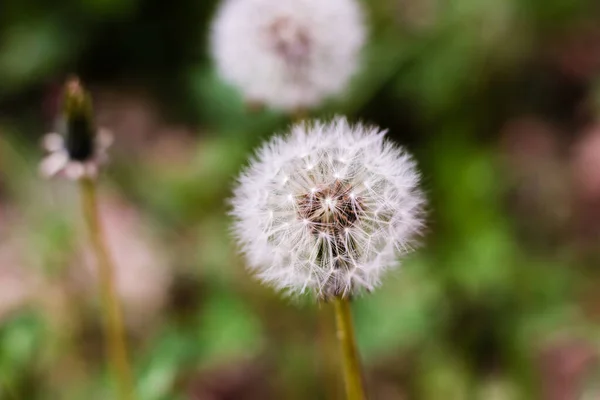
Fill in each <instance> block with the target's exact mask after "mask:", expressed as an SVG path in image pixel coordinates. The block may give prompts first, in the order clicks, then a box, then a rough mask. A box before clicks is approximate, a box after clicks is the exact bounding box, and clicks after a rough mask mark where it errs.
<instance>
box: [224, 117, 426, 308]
mask: <svg viewBox="0 0 600 400" xmlns="http://www.w3.org/2000/svg"><path fill="white" fill-rule="evenodd" d="M384 135H385V132H382V131H380V130H379V129H378V128H376V127H370V126H365V125H360V124H358V125H354V126H352V125H350V124H349V123H348V122H347V121H346V120H345V119H343V118H337V119H335V120H334V121H332V122H329V123H323V122H318V121H317V122H314V123H301V124H298V125H295V126H293V127H292V128H291V132H290V133H289V134H288V135H286V136H277V137H275V138H274V139H272V140H271V141H270V142H268V143H266V144H265V145H264V146H263V147H262V148H261V149H260V150H259V151H258V153H257V156H256V158H255V159H254V160H253V161H252V162H251V164H250V166H249V167H248V168H247V169H246V170H245V171H244V172H243V173H242V175H241V177H240V178H239V183H238V186H237V187H236V189H235V192H234V198H233V201H232V202H233V211H232V214H233V216H234V218H235V234H236V236H237V239H238V241H239V242H240V244H241V249H242V251H243V253H244V255H245V256H246V258H247V262H248V265H249V268H250V269H251V270H252V271H253V272H255V273H256V275H257V276H258V278H259V279H260V280H262V281H263V282H264V283H267V284H269V285H271V286H273V287H275V288H277V289H280V290H284V291H287V292H290V293H293V294H300V293H303V292H306V291H313V292H315V293H316V294H317V296H318V297H319V298H323V299H327V298H330V297H332V296H337V295H343V296H349V295H352V294H355V293H357V292H360V291H363V290H367V291H370V290H372V289H373V288H375V287H376V286H378V285H379V283H380V280H381V277H382V274H383V272H384V271H385V270H387V269H388V268H389V267H392V266H394V265H396V264H397V259H398V257H399V256H401V255H403V254H405V253H407V252H409V251H410V250H411V249H412V247H413V245H414V244H415V238H416V236H417V235H418V234H419V233H420V231H421V228H422V227H423V206H424V204H425V199H424V196H423V194H422V192H421V190H420V189H419V180H420V178H419V173H418V172H417V170H416V165H415V162H414V161H413V159H412V157H411V156H410V155H409V154H408V153H406V152H405V151H404V150H403V149H402V148H399V147H397V146H395V145H394V144H392V143H390V142H389V141H387V140H385V138H384Z"/></svg>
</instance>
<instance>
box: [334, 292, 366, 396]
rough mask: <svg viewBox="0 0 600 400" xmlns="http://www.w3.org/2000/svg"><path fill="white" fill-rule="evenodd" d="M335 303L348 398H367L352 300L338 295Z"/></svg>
mask: <svg viewBox="0 0 600 400" xmlns="http://www.w3.org/2000/svg"><path fill="white" fill-rule="evenodd" d="M333 304H334V307H335V320H336V325H337V338H338V341H339V343H340V349H341V353H342V363H343V369H344V383H345V385H346V398H347V399H348V400H365V399H366V398H367V397H366V395H365V389H364V386H363V379H362V372H361V368H360V357H359V355H358V349H357V346H356V338H355V335H354V325H353V324H352V313H351V310H350V300H349V299H348V298H346V297H342V296H337V297H335V298H334V300H333Z"/></svg>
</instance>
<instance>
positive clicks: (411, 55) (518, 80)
mask: <svg viewBox="0 0 600 400" xmlns="http://www.w3.org/2000/svg"><path fill="white" fill-rule="evenodd" d="M215 6H216V1H197V0H196V1H191V0H185V1H179V2H172V3H165V2H162V1H159V0H126V1H122V0H121V1H116V0H90V1H84V2H80V1H74V0H67V1H61V2H47V3H44V2H40V1H32V0H28V1H16V0H5V1H2V2H0V288H1V289H0V291H4V290H5V289H6V290H8V288H9V286H10V289H11V290H12V289H15V290H22V292H23V293H24V294H23V295H22V298H19V299H20V301H19V302H18V306H14V307H13V306H11V307H10V309H7V310H5V309H4V306H3V302H7V304H9V303H8V302H9V301H12V300H10V299H8V300H7V299H4V297H3V296H2V295H1V294H0V398H1V399H4V398H6V399H44V400H45V399H81V398H89V399H108V398H112V397H111V394H110V393H111V390H112V389H111V387H110V385H109V384H108V382H109V376H108V374H107V371H106V366H105V365H104V364H103V357H102V349H101V339H100V332H99V330H98V322H97V311H98V310H97V308H96V303H95V300H94V291H93V290H91V291H90V290H89V287H88V286H85V284H84V283H82V282H85V281H86V279H89V277H86V275H85V274H84V275H81V272H80V271H82V270H84V269H85V268H84V266H83V265H84V264H85V263H84V261H83V257H82V252H83V251H82V250H81V249H82V247H84V240H82V233H81V229H80V226H79V225H80V223H81V221H79V218H80V217H79V215H78V212H77V196H76V192H75V190H74V189H73V188H72V187H71V186H70V185H69V184H68V183H65V182H42V181H41V180H40V179H39V178H38V177H37V173H36V169H37V163H38V161H39V159H40V158H41V156H42V155H41V152H40V150H38V141H39V138H40V137H41V135H42V133H43V132H44V130H45V129H48V128H49V127H51V126H52V123H53V117H54V115H55V111H56V98H57V94H58V90H59V88H60V85H61V84H62V82H63V81H64V78H65V77H66V76H68V75H69V74H72V73H76V74H78V75H80V76H81V77H82V78H83V80H84V81H86V82H88V83H89V85H90V87H92V88H94V89H95V91H96V92H97V94H98V97H99V98H101V97H102V95H103V94H106V93H111V94H113V95H114V94H115V93H116V96H118V97H119V98H124V99H133V100H132V101H133V102H134V103H135V102H136V101H137V100H139V99H140V97H141V98H143V99H144V102H141V101H140V103H141V104H146V102H145V101H146V100H148V101H149V102H150V103H151V104H154V105H156V108H155V109H152V110H153V111H152V113H153V114H155V115H153V116H152V118H148V117H144V116H139V115H138V114H135V115H134V117H131V118H130V119H128V118H129V117H128V116H129V115H132V114H133V113H135V109H134V110H128V109H127V108H125V107H123V109H122V110H118V112H116V116H114V115H113V114H114V113H115V112H114V110H112V111H111V109H110V105H109V106H108V107H107V106H106V104H104V103H102V101H98V102H97V104H98V113H99V119H100V120H102V116H103V115H105V114H106V115H108V117H107V118H106V120H107V121H108V123H107V125H108V127H109V128H111V129H113V131H114V132H115V134H116V135H117V143H116V145H115V146H114V149H113V150H114V152H113V154H114V157H113V163H112V164H111V167H110V169H109V171H108V173H107V176H106V177H105V179H104V180H103V185H104V186H103V189H104V191H105V192H106V198H107V199H108V200H106V202H107V203H110V199H117V203H118V204H126V205H127V207H130V208H132V209H133V210H134V214H135V215H136V218H137V219H139V220H140V221H142V222H143V224H144V226H145V227H146V230H148V231H150V232H149V233H150V235H151V236H153V237H155V238H157V239H158V241H159V242H160V243H161V248H160V249H156V248H155V246H152V245H148V248H144V249H142V250H141V251H142V252H144V251H148V252H150V251H160V252H161V257H163V258H164V260H165V261H164V262H162V263H160V265H159V267H160V268H163V269H167V272H168V276H169V277H170V279H169V280H168V281H166V282H162V281H158V282H157V283H156V285H157V287H159V288H162V287H163V286H164V288H163V289H164V290H165V291H166V292H167V294H166V296H165V300H164V304H162V306H161V308H160V310H159V311H157V312H156V314H157V315H155V316H154V318H153V319H151V320H149V321H146V322H145V325H144V326H143V327H141V328H140V327H131V328H130V335H131V338H130V339H131V340H130V342H131V344H132V346H133V353H134V364H135V368H136V376H137V386H138V390H139V395H140V399H143V400H155V399H156V400H162V399H165V400H166V399H188V398H189V399H232V398H235V399H259V398H260V399H264V398H272V399H280V398H285V399H292V400H293V399H309V398H310V399H321V398H322V399H325V398H341V397H340V396H341V393H342V391H341V387H340V384H339V377H338V374H337V372H336V366H337V364H336V361H332V360H335V358H336V354H337V353H336V348H335V341H334V332H333V327H332V325H331V324H332V321H331V318H329V317H330V315H329V313H330V310H329V306H328V305H322V306H320V307H316V306H314V305H313V304H312V301H311V300H303V299H281V298H280V297H279V296H278V295H277V294H275V293H272V292H271V291H269V290H267V289H264V288H262V287H261V286H260V285H259V284H258V283H256V282H255V281H253V280H251V279H250V278H249V276H248V274H247V272H245V270H244V268H243V265H242V260H241V259H240V258H239V257H238V256H236V252H235V248H234V246H233V244H232V243H231V238H230V234H229V217H228V216H227V209H228V205H227V198H228V197H229V196H230V188H231V185H232V181H233V179H234V178H235V176H236V174H237V173H238V171H239V170H240V169H241V168H242V166H243V165H244V164H245V163H246V160H247V159H248V157H250V156H251V155H252V149H253V148H255V147H256V146H257V145H258V144H259V143H260V142H261V141H262V140H264V139H265V138H267V137H269V136H270V135H272V134H273V133H274V132H280V131H282V130H283V129H285V127H286V126H287V124H288V123H289V121H290V118H289V117H288V116H285V115H281V114H280V113H278V112H275V111H271V110H256V111H251V110H248V109H247V107H246V105H245V104H244V103H243V101H242V100H241V98H240V96H239V94H238V93H237V91H236V90H235V89H233V88H231V87H229V86H228V85H226V84H225V83H223V82H222V81H221V80H220V79H219V77H218V74H217V73H216V71H215V70H214V69H213V66H212V63H211V61H210V57H209V55H208V51H207V35H208V32H209V23H210V18H211V16H212V14H213V12H214V9H215ZM364 6H365V9H366V10H367V11H368V12H369V22H370V26H371V37H370V40H369V44H368V45H367V48H366V49H365V51H364V62H363V66H362V69H361V72H360V73H359V74H358V75H357V76H356V77H355V79H354V80H353V82H352V85H351V87H350V88H349V90H348V93H347V94H346V95H345V96H342V97H340V98H336V99H332V100H331V101H330V102H328V104H326V105H325V106H324V107H323V108H322V109H320V110H315V111H314V112H313V115H314V116H320V117H328V116H330V115H332V114H334V113H342V114H347V115H349V116H350V117H351V118H353V119H363V120H366V121H369V122H374V123H377V124H379V125H380V126H383V127H387V128H389V130H390V136H391V137H392V138H393V139H394V140H397V141H398V142H399V143H402V144H404V145H406V146H407V147H408V148H409V149H410V150H411V151H412V152H414V153H415V154H416V158H417V159H418V161H419V164H420V167H421V169H422V171H423V178H424V186H425V190H426V191H427V193H428V197H429V198H430V211H431V212H430V218H429V227H428V232H427V235H426V236H425V238H424V239H423V242H424V243H423V244H424V246H423V248H422V249H421V250H419V251H418V252H417V253H416V254H415V255H414V256H412V257H410V258H409V259H408V260H406V261H405V262H404V265H403V268H402V269H401V270H400V271H399V272H398V273H396V274H392V275H391V276H390V277H389V279H387V280H386V282H385V284H384V285H383V287H382V288H381V289H380V290H377V291H376V292H374V293H373V294H371V295H369V296H364V297H362V298H359V299H356V302H355V304H354V312H355V319H356V324H357V335H358V339H359V342H360V348H361V352H362V355H363V358H364V360H365V365H366V370H367V371H366V374H367V379H368V382H369V389H370V391H371V392H372V393H373V398H376V399H400V398H409V399H424V400H437V399H458V400H461V399H485V400H488V399H493V400H496V399H497V400H511V399H538V398H540V399H545V398H548V399H550V398H551V397H547V396H548V391H549V390H552V391H553V393H556V390H555V389H548V387H549V383H550V382H551V381H552V380H553V379H552V378H551V376H553V375H552V374H550V373H549V372H547V371H546V370H547V369H548V368H550V367H556V368H558V367H559V366H560V365H561V363H564V362H566V361H564V360H563V359H560V360H558V361H554V362H552V363H549V364H550V366H547V365H545V364H544V361H543V357H542V356H541V354H542V353H544V351H546V350H547V349H553V348H555V347H560V346H562V344H563V343H564V342H570V341H576V342H579V341H582V342H584V343H587V344H588V345H589V347H590V348H591V350H589V353H590V354H592V355H593V357H592V356H590V357H592V358H594V359H595V352H596V350H597V349H596V347H597V343H598V332H597V330H596V328H595V326H596V324H595V323H596V322H597V320H598V316H600V313H599V312H598V308H599V307H600V298H598V290H597V288H598V285H599V284H600V280H599V278H600V274H599V271H598V270H597V265H598V263H597V261H598V260H600V253H599V252H598V248H600V247H599V246H598V243H599V237H600V235H598V229H596V230H595V234H594V235H589V234H586V235H582V234H580V233H578V230H577V229H576V227H577V224H578V223H580V222H581V220H583V221H588V222H589V223H590V224H592V225H595V226H600V219H599V218H598V217H599V216H598V213H596V214H593V213H589V214H586V213H582V212H583V211H581V210H583V209H584V208H585V207H583V206H582V205H581V204H580V203H578V202H577V196H574V195H573V196H570V197H569V196H567V197H568V199H569V200H568V201H569V202H568V204H567V205H566V207H567V208H568V209H569V210H570V212H569V213H567V214H568V216H567V217H566V219H558V217H557V215H558V214H559V211H558V210H560V209H562V208H564V207H565V205H564V204H562V203H560V201H561V198H560V196H553V195H547V194H546V193H545V192H544V191H543V187H542V189H540V188H539V187H540V185H541V183H540V182H545V181H546V180H547V181H550V182H553V184H556V185H559V186H560V185H562V186H561V187H562V188H563V190H564V191H565V192H566V193H570V192H571V191H572V190H575V189H572V188H573V185H574V183H573V182H572V181H568V180H567V181H565V180H562V181H561V177H560V176H559V175H558V174H555V173H554V171H555V170H553V169H548V168H546V167H545V165H546V164H544V162H546V160H545V159H544V160H542V159H540V157H539V156H537V153H536V151H537V150H536V148H533V149H530V148H528V147H527V146H528V143H529V142H528V139H527V138H528V137H530V136H529V135H530V134H531V135H533V134H535V132H533V133H531V132H529V131H525V132H517V133H511V132H510V131H507V128H506V127H507V126H510V122H511V121H514V120H518V119H519V118H521V117H523V116H533V117H535V118H536V119H538V120H541V121H545V123H547V124H549V125H550V126H552V127H553V129H554V130H553V131H552V132H556V133H553V135H554V136H552V139H553V140H556V141H557V142H558V143H559V146H558V147H559V148H560V149H559V151H557V153H559V155H558V156H555V158H557V160H555V161H556V163H557V165H558V167H557V170H559V171H565V170H569V169H570V168H571V166H570V165H571V164H570V160H571V158H570V157H572V156H571V155H570V153H569V154H566V153H568V151H566V150H564V149H563V148H569V146H571V145H573V144H575V143H577V142H578V140H580V139H581V138H582V137H583V133H582V132H583V131H584V128H586V127H587V126H590V125H593V124H594V123H597V116H596V107H597V94H598V87H597V83H596V82H597V76H598V73H599V72H600V56H599V55H598V54H600V50H598V49H600V34H598V32H597V29H596V31H594V30H593V29H592V31H590V30H589V29H588V27H589V26H592V27H593V26H594V25H597V26H600V14H599V11H600V10H599V9H598V5H597V4H596V2H594V1H592V0H520V1H517V0H485V1H481V0H456V1H444V0H372V1H366V0H365V1H364ZM573 35H575V36H576V37H577V38H579V39H580V40H581V41H582V43H584V45H582V46H583V47H582V48H579V50H578V51H579V53H577V52H576V51H577V49H578V48H577V47H576V48H575V50H573V49H571V48H570V47H569V41H568V39H569V38H571V37H572V36H573ZM577 35H579V36H577ZM596 40H597V41H598V42H596ZM586 57H587V58H586ZM590 57H592V58H593V57H595V58H593V59H592V60H591V61H590V60H588V59H589V58H590ZM577 63H579V64H577ZM586 63H587V64H589V63H591V64H592V67H589V68H588V67H586V66H587V64H586ZM574 70H575V71H578V73H573V71H574ZM581 71H583V72H581ZM136 99H137V100H136ZM111 112H112V113H113V114H111ZM144 118H146V119H144ZM122 120H124V121H125V122H122ZM132 121H133V122H132ZM157 121H158V122H157ZM181 127H184V128H183V129H182V128H181ZM140 131H141V132H142V134H135V133H134V132H140ZM182 131H183V133H182ZM511 135H512V136H511ZM507 137H508V139H507ZM534 138H535V137H534ZM507 140H516V141H517V145H516V149H517V150H516V153H518V152H519V151H521V152H523V153H524V154H526V158H527V160H528V162H529V164H527V166H526V167H523V166H519V165H516V161H515V158H516V157H517V156H518V154H517V155H515V151H512V150H511V149H510V148H508V149H507V145H506V141H507ZM519 140H520V141H519ZM511 151H512V152H511ZM597 154H598V157H600V153H597ZM548 157H550V156H548ZM553 162H554V161H553ZM515 165H516V166H515ZM528 171H529V172H531V171H533V172H531V174H532V176H533V178H531V180H527V179H526V178H522V176H528V175H527V172H528ZM596 174H598V172H597V171H596ZM522 193H525V194H524V195H523V194H522ZM552 193H554V192H552ZM523 196H524V198H525V201H523V200H522V197H523ZM571 197H573V198H571ZM110 204H113V203H110ZM523 204H525V205H523ZM527 204H533V206H527ZM594 204H595V205H596V207H598V206H599V205H600V202H596V203H594ZM544 210H549V213H548V214H544V213H543V212H542V211H544ZM119 215H120V214H119ZM127 215H129V214H127ZM554 217H555V218H557V221H558V222H552V221H554V220H552V221H550V220H549V219H550V218H554ZM594 218H595V219H594ZM117 221H119V218H117ZM116 229H125V228H122V227H120V226H117V228H116ZM5 243H6V244H7V245H5V246H3V244H5ZM130 252H131V254H132V256H131V257H132V261H131V262H132V263H135V262H137V259H136V258H135V255H136V254H137V252H138V250H136V251H134V250H133V249H131V251H130ZM13 253H17V255H14V254H13ZM162 253H164V254H162ZM120 268H123V269H126V270H127V269H128V266H127V265H122V266H120ZM4 270H6V271H7V272H4ZM15 270H16V271H17V272H15ZM142 271H143V269H142ZM10 274H18V275H19V276H21V278H20V280H19V281H20V282H22V283H23V285H19V287H18V288H17V287H16V286H15V283H14V281H11V280H7V279H8V278H6V277H5V275H10ZM21 274H22V275H21ZM150 280H151V278H150V275H146V274H145V273H142V274H141V275H140V276H134V278H133V282H132V283H131V282H130V285H133V286H134V287H133V289H131V290H134V289H136V285H139V286H140V287H142V286H144V284H145V282H146V281H150ZM20 286H23V288H21V287H20ZM134 292H135V290H134ZM11 293H12V292H11ZM19 293H21V292H19ZM146 301H148V300H147V299H146V298H143V299H142V304H144V302H146ZM10 304H12V303H10ZM568 354H571V353H568ZM547 364H548V363H547ZM594 365H596V364H594ZM596 366H597V365H596ZM596 370H597V368H596V369H594V368H588V370H585V371H583V372H582V373H581V377H579V378H577V379H576V378H573V379H572V380H571V381H572V382H577V381H578V379H581V380H582V381H583V380H585V379H583V377H588V376H592V377H593V376H597V371H596ZM587 380H588V381H590V380H591V381H592V383H591V384H589V385H587V386H586V387H589V388H588V389H585V390H586V392H585V393H592V392H593V390H597V389H594V388H595V386H594V382H593V381H594V379H593V378H591V379H587ZM565 385H567V383H565ZM596 386H597V385H596ZM574 390H577V389H574ZM582 390H583V389H581V390H580V391H582ZM565 393H566V392H565ZM571 393H573V392H571ZM592 396H593V395H592ZM555 398H557V397H552V399H555ZM564 398H565V399H572V398H573V397H564ZM586 398H587V397H586ZM592 398H595V397H592Z"/></svg>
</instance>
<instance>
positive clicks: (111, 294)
mask: <svg viewBox="0 0 600 400" xmlns="http://www.w3.org/2000/svg"><path fill="white" fill-rule="evenodd" d="M79 189H80V195H81V207H82V211H83V215H84V218H85V222H86V225H87V228H88V231H89V236H90V240H91V243H92V247H93V250H94V253H95V256H96V262H97V264H98V276H99V280H100V296H101V302H102V307H103V309H104V336H105V340H106V342H107V343H106V347H107V356H108V360H109V363H110V365H111V367H112V368H113V369H114V375H115V379H116V381H117V384H118V391H119V398H120V399H122V400H133V399H134V389H133V379H132V374H131V367H130V365H129V358H128V354H127V344H126V339H125V329H124V325H123V316H122V312H121V308H120V304H119V299H118V295H117V290H116V284H115V275H114V267H113V264H112V261H111V259H110V256H109V253H108V250H107V247H106V243H105V241H104V238H103V235H102V227H101V225H100V220H99V218H98V203H97V199H96V184H95V181H94V180H92V179H90V178H82V179H80V180H79Z"/></svg>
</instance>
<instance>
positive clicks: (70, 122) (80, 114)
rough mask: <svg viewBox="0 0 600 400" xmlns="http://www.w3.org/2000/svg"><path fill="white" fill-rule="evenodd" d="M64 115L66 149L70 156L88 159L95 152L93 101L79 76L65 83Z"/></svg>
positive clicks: (74, 158)
mask: <svg viewBox="0 0 600 400" xmlns="http://www.w3.org/2000/svg"><path fill="white" fill-rule="evenodd" d="M63 117H64V118H65V120H66V141H65V143H66V149H67V152H68V153H69V158H70V159H71V160H76V161H87V160H89V159H91V158H92V157H93V156H94V153H95V148H94V146H95V135H96V132H95V126H94V121H93V114H92V101H91V98H90V96H89V94H87V93H86V91H85V90H84V88H83V86H82V85H81V82H80V81H79V79H78V78H71V79H70V80H69V81H68V82H67V83H66V85H65V93H64V100H63Z"/></svg>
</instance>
